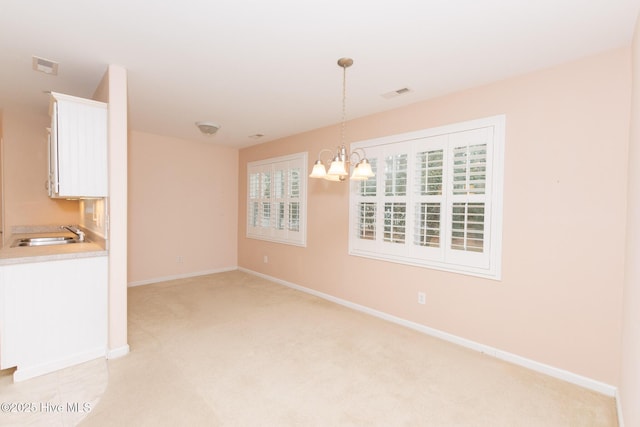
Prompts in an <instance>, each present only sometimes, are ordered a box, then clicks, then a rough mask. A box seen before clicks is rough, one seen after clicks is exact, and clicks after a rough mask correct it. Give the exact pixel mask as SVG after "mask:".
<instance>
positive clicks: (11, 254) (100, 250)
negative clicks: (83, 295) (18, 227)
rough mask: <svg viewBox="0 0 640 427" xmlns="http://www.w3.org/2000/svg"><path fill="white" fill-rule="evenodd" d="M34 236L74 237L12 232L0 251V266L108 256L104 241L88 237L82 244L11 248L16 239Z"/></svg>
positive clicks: (49, 232) (55, 232) (45, 233)
mask: <svg viewBox="0 0 640 427" xmlns="http://www.w3.org/2000/svg"><path fill="white" fill-rule="evenodd" d="M35 236H38V237H55V236H69V237H75V235H74V234H73V233H71V232H67V231H45V232H43V231H36V232H21V233H15V232H14V233H13V234H12V235H11V236H9V238H8V239H7V240H6V245H5V246H4V247H3V248H2V249H0V266H3V265H11V264H25V263H30V262H43V261H55V260H60V259H74V258H87V257H96V256H107V254H108V251H107V249H106V247H105V242H104V240H103V239H100V238H96V236H90V235H88V236H87V239H88V241H86V242H82V243H72V244H67V245H48V246H18V247H15V248H12V247H11V245H12V244H13V242H14V241H15V240H16V239H21V238H26V237H35Z"/></svg>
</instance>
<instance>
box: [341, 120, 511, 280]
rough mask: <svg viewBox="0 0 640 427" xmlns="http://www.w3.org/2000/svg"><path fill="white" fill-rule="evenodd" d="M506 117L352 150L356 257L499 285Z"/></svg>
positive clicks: (373, 142) (359, 145) (384, 140)
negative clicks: (360, 160)
mask: <svg viewBox="0 0 640 427" xmlns="http://www.w3.org/2000/svg"><path fill="white" fill-rule="evenodd" d="M504 123H505V118H504V116H496V117H490V118H486V119H480V120H474V121H470V122H464V123H458V124H454V125H449V126H444V127H440V128H434V129H426V130H423V131H418V132H412V133H408V134H402V135H395V136H391V137H385V138H380V139H375V140H370V141H362V142H359V143H355V144H352V146H351V148H352V149H354V148H362V149H364V150H365V151H366V153H367V157H368V158H369V160H370V161H371V165H372V168H373V169H374V172H375V174H376V177H375V178H372V179H369V180H368V181H355V182H352V184H351V186H352V187H351V196H350V214H349V217H350V230H351V232H350V233H349V253H350V254H352V255H358V256H364V257H370V258H376V259H382V260H386V261H392V262H400V263H406V264H412V265H419V266H424V267H430V268H436V269H441V270H447V271H455V272H461V273H465V274H472V275H477V276H482V277H488V278H493V279H500V273H501V272H500V261H501V255H502V254H501V241H502V186H503V167H504V166H503V157H504Z"/></svg>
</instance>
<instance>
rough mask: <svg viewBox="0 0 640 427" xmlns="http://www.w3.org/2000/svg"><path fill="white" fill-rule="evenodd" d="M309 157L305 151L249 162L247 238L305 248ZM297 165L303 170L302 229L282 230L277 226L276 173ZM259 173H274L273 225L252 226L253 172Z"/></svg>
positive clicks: (300, 199) (272, 194)
mask: <svg viewBox="0 0 640 427" xmlns="http://www.w3.org/2000/svg"><path fill="white" fill-rule="evenodd" d="M307 159H308V154H307V152H303V153H296V154H291V155H287V156H281V157H273V158H269V159H265V160H258V161H254V162H249V163H247V209H246V211H247V221H246V227H247V231H246V237H247V238H250V239H259V240H267V241H270V242H277V243H284V244H289V245H295V246H302V247H306V246H307V162H308V160H307ZM294 168H296V169H300V180H299V192H300V196H299V198H298V201H299V203H300V206H299V226H298V231H294V230H289V229H287V228H285V229H278V228H277V227H276V225H275V213H276V206H275V205H276V203H277V202H276V198H275V196H274V191H273V182H274V179H273V177H274V172H275V171H278V170H283V171H286V172H287V173H288V172H289V171H290V170H291V169H294ZM258 172H269V173H270V174H271V197H270V206H271V207H270V209H271V215H270V225H269V227H262V226H252V225H251V213H250V210H251V200H252V199H251V175H252V174H254V173H258Z"/></svg>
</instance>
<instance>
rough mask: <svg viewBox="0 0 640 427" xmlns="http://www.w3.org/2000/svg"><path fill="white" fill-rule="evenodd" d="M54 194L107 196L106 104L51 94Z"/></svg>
mask: <svg viewBox="0 0 640 427" xmlns="http://www.w3.org/2000/svg"><path fill="white" fill-rule="evenodd" d="M52 96H53V98H54V102H53V109H52V123H51V138H52V141H51V149H50V152H51V156H52V158H51V160H50V163H51V165H52V166H51V168H52V169H53V171H52V173H53V178H54V179H53V192H54V197H106V196H107V195H108V189H107V105H106V104H104V103H102V102H97V101H92V100H85V99H82V98H76V97H71V96H68V95H61V94H52Z"/></svg>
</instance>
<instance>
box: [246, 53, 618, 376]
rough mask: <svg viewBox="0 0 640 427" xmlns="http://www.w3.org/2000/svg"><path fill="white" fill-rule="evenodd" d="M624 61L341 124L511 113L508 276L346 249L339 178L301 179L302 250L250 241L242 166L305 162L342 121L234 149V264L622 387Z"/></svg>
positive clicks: (366, 130)
mask: <svg viewBox="0 0 640 427" xmlns="http://www.w3.org/2000/svg"><path fill="white" fill-rule="evenodd" d="M629 67H630V54H629V50H628V49H620V50H615V51H611V52H607V53H604V54H602V55H598V56H594V57H590V58H585V59H583V60H580V61H576V62H572V63H569V64H564V65H561V66H558V67H555V68H551V69H546V70H542V71H539V72H535V73H531V74H528V75H524V76H520V77H517V78H512V79H509V80H504V81H501V82H497V83H495V84H491V85H487V86H483V87H478V88H474V89H470V90H467V91H463V92H460V93H455V94H452V95H449V96H445V97H442V98H438V99H434V100H430V101H425V102H422V103H417V104H414V105H411V106H408V107H405V108H399V109H396V110H393V111H389V112H385V113H381V114H376V115H372V116H368V117H364V118H360V119H356V120H352V121H350V122H349V123H347V131H348V136H349V138H350V140H352V141H359V140H365V139H369V138H376V137H381V136H385V135H392V134H398V133H403V132H408V131H415V130H420V129H425V128H430V127H435V126H441V125H445V124H450V123H455V122H461V121H465V120H470V119H477V118H482V117H488V116H493V115H497V114H506V148H505V158H506V161H505V190H504V191H505V193H504V228H503V233H504V235H503V263H502V265H503V274H502V278H503V279H502V281H493V280H488V279H481V278H476V277H471V276H466V275H460V274H454V273H448V272H443V271H436V270H430V269H425V268H418V267H411V266H405V265H400V264H394V263H387V262H381V261H376V260H370V259H364V258H359V257H352V256H349V255H348V253H347V251H348V238H347V231H348V187H347V186H346V185H341V184H339V183H329V182H326V181H318V180H310V181H309V194H308V236H307V241H308V246H307V247H306V248H299V247H294V246H287V245H281V244H276V243H270V242H264V241H259V240H252V239H247V238H245V222H246V186H247V179H246V164H247V162H249V161H254V160H260V159H264V158H268V157H274V156H281V155H285V154H290V153H294V152H300V151H303V150H308V152H309V161H310V165H309V170H310V169H311V163H312V162H313V160H315V156H316V154H317V152H318V151H319V150H320V149H321V148H325V147H332V146H334V145H337V142H338V141H339V128H338V126H333V127H329V128H323V129H318V130H315V131H311V132H308V133H304V134H300V135H296V136H293V137H289V138H285V139H282V140H279V141H275V142H271V143H266V144H263V145H259V146H254V147H249V148H246V149H243V150H241V151H240V168H239V186H240V188H239V228H238V241H239V248H238V254H239V255H238V257H239V258H238V265H239V266H240V267H243V268H247V269H250V270H253V271H256V272H259V273H263V274H266V275H270V276H273V277H277V278H279V279H282V280H286V281H288V282H292V283H295V284H298V285H301V286H304V287H307V288H311V289H314V290H316V291H319V292H323V293H326V294H330V295H333V296H335V297H338V298H342V299H345V300H348V301H351V302H354V303H357V304H361V305H364V306H367V307H370V308H373V309H375V310H379V311H382V312H386V313H388V314H391V315H394V316H398V317H400V318H404V319H407V320H410V321H413V322H417V323H420V324H423V325H426V326H428V327H432V328H436V329H439V330H441V331H445V332H448V333H451V334H454V335H457V336H459V337H463V338H466V339H469V340H473V341H476V342H479V343H481V344H484V345H488V346H491V347H495V348H498V349H501V350H503V351H507V352H510V353H513V354H516V355H519V356H522V357H525V358H529V359H532V360H535V361H538V362H541V363H545V364H548V365H551V366H554V367H557V368H561V369H565V370H567V371H570V372H573V373H576V374H579V375H583V376H586V377H589V378H592V379H595V380H598V381H602V382H604V383H607V384H611V385H618V383H619V366H620V339H621V321H620V310H621V305H622V301H621V295H622V282H623V268H624V239H625V227H624V223H625V200H626V169H627V164H626V155H627V145H628V125H629V99H630V95H629V94H630V74H629ZM336 108H339V106H336ZM264 255H268V260H269V263H268V264H265V263H264V262H263V256H264ZM418 291H424V292H425V293H426V296H427V303H426V305H418V304H417V292H418Z"/></svg>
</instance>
